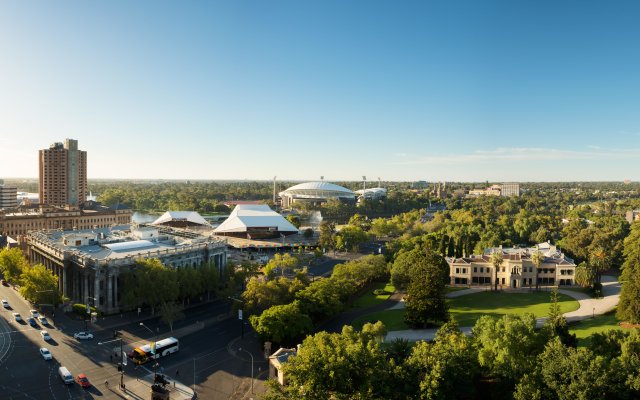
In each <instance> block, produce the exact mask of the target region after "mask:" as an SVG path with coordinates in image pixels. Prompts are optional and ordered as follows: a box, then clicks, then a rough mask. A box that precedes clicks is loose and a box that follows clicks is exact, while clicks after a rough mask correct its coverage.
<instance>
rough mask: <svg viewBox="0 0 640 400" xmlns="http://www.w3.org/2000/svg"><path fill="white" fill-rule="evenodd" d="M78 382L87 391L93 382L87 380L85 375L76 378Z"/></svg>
mask: <svg viewBox="0 0 640 400" xmlns="http://www.w3.org/2000/svg"><path fill="white" fill-rule="evenodd" d="M76 382H77V383H78V385H80V386H82V387H83V388H85V389H86V388H90V387H91V382H89V378H87V376H86V375H85V374H78V375H77V376H76Z"/></svg>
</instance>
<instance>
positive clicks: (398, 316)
mask: <svg viewBox="0 0 640 400" xmlns="http://www.w3.org/2000/svg"><path fill="white" fill-rule="evenodd" d="M377 321H382V323H383V324H384V326H385V327H386V328H387V331H404V330H406V329H411V327H410V326H409V325H407V324H405V323H404V309H401V310H384V311H378V312H375V313H371V314H367V315H363V316H362V317H359V318H356V319H355V320H354V321H353V323H352V325H353V327H354V328H356V329H358V330H359V329H362V326H363V325H364V324H366V323H367V322H377Z"/></svg>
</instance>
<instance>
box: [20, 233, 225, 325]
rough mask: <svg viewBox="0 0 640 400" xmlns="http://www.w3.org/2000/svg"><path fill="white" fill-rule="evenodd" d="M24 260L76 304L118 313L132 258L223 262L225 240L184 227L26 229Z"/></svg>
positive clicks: (178, 264)
mask: <svg viewBox="0 0 640 400" xmlns="http://www.w3.org/2000/svg"><path fill="white" fill-rule="evenodd" d="M27 243H28V253H29V261H30V262H31V263H33V264H36V263H40V264H43V265H44V266H45V267H46V268H47V269H49V270H50V271H52V272H53V273H54V274H55V275H56V276H57V277H58V288H59V290H60V292H61V293H62V294H63V295H64V296H66V297H68V298H69V299H71V301H73V302H75V303H83V304H84V303H85V302H86V301H87V299H94V300H91V301H90V303H91V305H94V306H95V307H96V308H97V309H98V310H100V311H102V312H103V313H106V314H112V313H117V312H120V297H121V296H120V293H121V290H120V289H121V287H122V282H121V279H120V275H121V273H122V272H123V271H126V270H130V269H131V268H132V267H134V265H135V263H136V260H138V259H141V258H142V259H148V258H157V259H159V260H160V261H161V262H162V263H163V264H164V265H165V266H167V267H170V268H195V267H198V266H200V265H202V264H204V263H211V264H212V265H214V266H215V267H216V268H218V270H219V271H222V269H223V268H225V266H226V263H227V248H226V241H225V240H224V239H221V238H216V237H209V236H203V235H200V234H197V233H194V232H191V231H187V230H184V229H177V228H171V227H164V226H138V225H121V226H114V227H110V228H98V229H87V230H73V231H63V230H45V231H31V232H29V234H28V236H27Z"/></svg>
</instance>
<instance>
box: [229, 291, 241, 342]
mask: <svg viewBox="0 0 640 400" xmlns="http://www.w3.org/2000/svg"><path fill="white" fill-rule="evenodd" d="M229 300H233V301H237V302H238V303H240V304H242V305H243V306H244V301H242V300H240V299H236V298H235V297H231V296H229ZM242 318H243V315H242V308H240V309H239V310H238V319H239V320H240V337H241V338H242V339H244V320H243V319H242Z"/></svg>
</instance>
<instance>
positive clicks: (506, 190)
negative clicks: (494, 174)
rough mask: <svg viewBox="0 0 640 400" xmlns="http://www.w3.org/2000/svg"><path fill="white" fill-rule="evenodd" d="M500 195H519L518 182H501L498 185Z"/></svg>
mask: <svg viewBox="0 0 640 400" xmlns="http://www.w3.org/2000/svg"><path fill="white" fill-rule="evenodd" d="M500 196H505V197H511V196H515V197H518V196H520V184H519V183H503V184H502V185H500Z"/></svg>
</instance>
